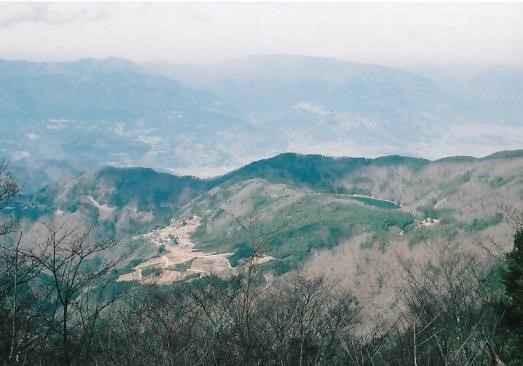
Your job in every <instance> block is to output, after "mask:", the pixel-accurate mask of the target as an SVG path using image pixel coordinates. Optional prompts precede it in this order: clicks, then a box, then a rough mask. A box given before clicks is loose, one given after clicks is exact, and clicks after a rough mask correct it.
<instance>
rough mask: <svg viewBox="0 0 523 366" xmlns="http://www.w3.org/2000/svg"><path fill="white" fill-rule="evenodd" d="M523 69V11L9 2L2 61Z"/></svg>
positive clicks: (1, 23)
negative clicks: (311, 59)
mask: <svg viewBox="0 0 523 366" xmlns="http://www.w3.org/2000/svg"><path fill="white" fill-rule="evenodd" d="M267 53H271V54H274V53H285V54H300V55H313V56H326V57H336V58H339V59H346V60H353V61H360V62H370V63H377V64H389V65H398V66H400V65H405V64H417V63H460V64H463V63H467V64H468V63H474V64H482V63H502V64H515V65H523V4H505V5H502V4H460V5H459V4H438V5H433V4H413V3H411V4H399V5H397V4H365V3H363V4H355V3H345V4H340V3H337V4H336V3H331V4H326V3H306V4H298V3H290V4H275V3H268V4H254V3H247V4H245V3H244V4H216V3H200V4H196V3H170V4H168V3H160V4H140V3H130V4H109V3H90V4H81V3H69V4H64V3H53V4H45V3H36V4H35V3H32V4H24V3H0V58H4V59H30V60H70V59H76V58H82V57H96V58H103V57H109V56H116V57H124V58H128V59H131V60H134V61H139V62H143V61H154V60H165V61H170V62H175V63H186V62H199V63H208V62H209V63H210V62H215V61H220V60H223V59H226V58H231V57H241V56H246V55H250V54H267Z"/></svg>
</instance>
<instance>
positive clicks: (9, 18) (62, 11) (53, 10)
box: [0, 3, 112, 28]
mask: <svg viewBox="0 0 523 366" xmlns="http://www.w3.org/2000/svg"><path fill="white" fill-rule="evenodd" d="M0 8H1V12H0V27H3V28H13V27H17V26H19V25H24V24H34V23H37V24H38V23H40V24H47V25H67V24H70V23H75V22H84V23H85V22H93V21H97V20H100V19H103V18H105V17H107V16H109V14H110V10H111V8H112V7H111V6H109V5H107V4H82V3H29V4H24V3H10V4H1V6H0Z"/></svg>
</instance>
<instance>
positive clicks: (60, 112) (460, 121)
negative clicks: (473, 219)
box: [0, 55, 523, 191]
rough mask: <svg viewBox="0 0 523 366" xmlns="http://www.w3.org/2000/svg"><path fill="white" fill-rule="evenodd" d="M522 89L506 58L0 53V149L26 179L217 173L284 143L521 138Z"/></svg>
mask: <svg viewBox="0 0 523 366" xmlns="http://www.w3.org/2000/svg"><path fill="white" fill-rule="evenodd" d="M522 91H523V71H522V70H520V69H517V68H512V67H495V68H494V67H492V68H485V69H478V70H475V71H474V72H473V73H471V72H468V73H465V72H460V69H452V68H450V67H447V68H444V67H435V66H430V65H429V66H424V67H419V68H416V69H413V70H412V71H403V70H398V69H393V68H388V67H383V66H377V65H365V64H358V63H353V62H347V61H339V60H334V59H327V58H314V57H303V56H285V55H272V56H252V57H247V58H243V59H235V60H229V61H226V62H223V63H220V64H216V65H170V64H164V63H149V64H145V65H138V64H135V63H132V62H129V61H126V60H120V59H112V58H111V59H106V60H92V59H84V60H79V61H75V62H62V63H34V62H27V61H0V125H1V126H2V127H3V129H2V134H1V135H0V144H1V150H0V154H2V155H3V156H4V157H5V158H6V159H8V160H9V161H10V162H11V165H12V167H13V169H14V170H15V172H16V173H17V175H18V176H19V178H20V180H21V181H23V182H25V187H26V190H27V191H35V190H37V189H39V188H41V187H42V186H43V185H45V184H47V183H49V182H50V181H51V180H52V177H65V176H68V175H70V174H71V173H75V172H80V171H83V170H85V169H91V168H95V167H99V166H103V165H113V166H148V167H152V168H155V169H158V170H161V171H165V172H174V173H178V174H191V175H196V176H217V175H220V174H223V173H225V172H227V171H229V170H231V169H233V168H237V167H240V166H242V165H244V164H246V163H248V162H250V161H253V160H257V159H260V158H264V157H268V156H271V155H275V154H277V153H280V152H284V151H297V152H300V153H323V154H330V155H338V156H340V155H350V156H362V155H365V156H379V155H385V154H404V155H411V156H420V157H427V158H437V157H443V156H447V155H453V154H471V155H476V156H477V155H486V154H488V153H491V152H493V151H496V150H500V149H503V148H506V149H510V148H519V147H521V146H520V141H523V129H522V128H521V120H522V117H523V93H522Z"/></svg>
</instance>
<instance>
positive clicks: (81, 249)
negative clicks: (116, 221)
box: [23, 225, 127, 365]
mask: <svg viewBox="0 0 523 366" xmlns="http://www.w3.org/2000/svg"><path fill="white" fill-rule="evenodd" d="M46 227H47V230H48V235H49V236H48V238H47V240H46V241H45V242H44V243H41V244H39V245H38V246H37V247H34V248H27V249H24V251H23V253H24V255H25V256H27V257H28V258H30V259H31V260H32V261H33V262H34V263H36V264H37V265H39V266H40V267H41V268H42V272H43V274H44V275H46V276H48V278H49V281H46V279H45V278H44V279H43V280H42V282H43V283H42V284H43V285H45V286H46V287H47V288H48V290H49V294H50V296H51V297H52V298H53V303H54V306H55V312H54V313H55V314H60V315H61V321H60V323H61V337H62V351H63V357H64V362H65V363H66V364H67V365H70V364H71V358H70V340H69V334H70V328H71V324H69V323H70V321H71V320H73V321H75V322H80V323H81V322H82V321H85V320H86V319H89V320H92V317H95V319H96V317H97V316H98V315H99V312H100V311H101V305H100V304H97V305H96V306H95V308H94V313H93V314H91V315H89V316H87V315H86V314H85V310H86V308H85V307H84V308H82V307H81V306H80V304H81V301H80V300H84V297H85V300H88V296H89V293H90V290H91V289H92V288H93V287H95V286H101V287H100V288H105V286H106V280H107V276H108V275H109V274H110V271H111V270H112V269H114V268H115V267H116V266H117V265H118V264H120V263H121V262H122V261H123V260H124V259H125V258H126V257H127V256H126V255H108V256H107V257H109V259H105V260H104V261H102V262H101V263H99V264H95V265H93V263H92V260H94V259H95V258H101V257H102V254H104V253H106V252H109V251H111V250H112V249H113V248H115V247H116V246H117V245H118V244H119V241H118V240H117V239H114V238H112V239H109V240H99V241H91V240H90V235H91V230H90V229H89V230H87V231H83V232H77V231H75V230H68V229H67V228H55V227H52V226H48V225H46ZM82 310H83V311H82ZM73 311H75V313H74V314H71V313H72V312H73Z"/></svg>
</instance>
